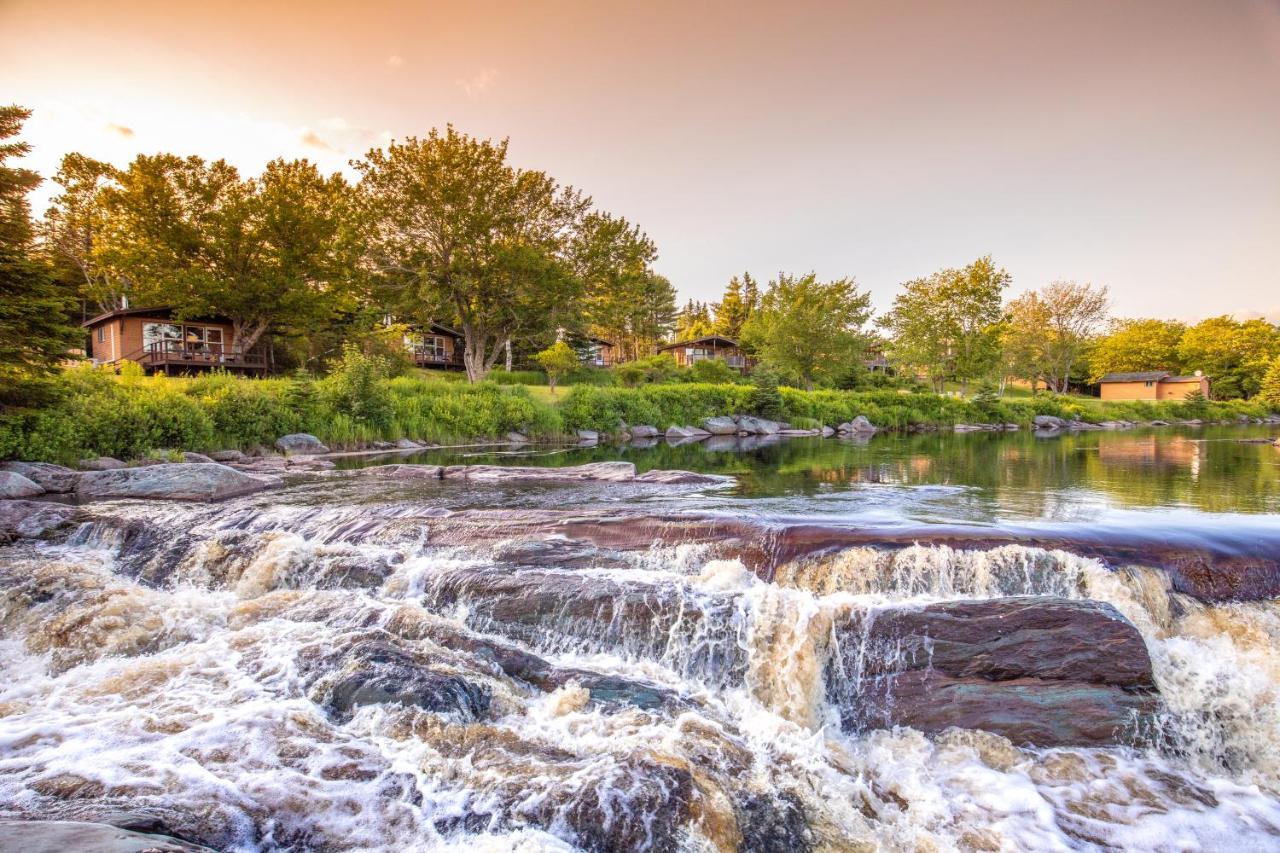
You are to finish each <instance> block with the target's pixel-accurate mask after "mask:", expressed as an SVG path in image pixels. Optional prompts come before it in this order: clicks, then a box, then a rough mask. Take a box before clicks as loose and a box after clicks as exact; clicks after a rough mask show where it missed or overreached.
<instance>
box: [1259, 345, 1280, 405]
mask: <svg viewBox="0 0 1280 853" xmlns="http://www.w3.org/2000/svg"><path fill="white" fill-rule="evenodd" d="M1258 398H1259V399H1261V400H1262V402H1264V403H1266V404H1268V405H1269V406H1272V407H1273V408H1275V409H1280V356H1276V358H1275V361H1273V362H1271V367H1269V368H1267V375H1266V376H1264V377H1263V378H1262V387H1261V388H1259V389H1258Z"/></svg>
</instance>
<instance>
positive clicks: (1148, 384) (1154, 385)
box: [1147, 380, 1156, 388]
mask: <svg viewBox="0 0 1280 853" xmlns="http://www.w3.org/2000/svg"><path fill="white" fill-rule="evenodd" d="M1147 387H1148V388H1154V387H1156V383H1154V382H1152V381H1151V380H1147Z"/></svg>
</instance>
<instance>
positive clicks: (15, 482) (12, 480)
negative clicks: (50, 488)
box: [0, 471, 44, 499]
mask: <svg viewBox="0 0 1280 853" xmlns="http://www.w3.org/2000/svg"><path fill="white" fill-rule="evenodd" d="M42 494H44V489H43V488H41V487H40V486H39V484H37V483H33V482H32V481H31V480H28V479H27V478H26V477H24V476H22V475H21V474H18V473H15V472H13V471H0V499H12V498H32V497H35V496H36V495H42Z"/></svg>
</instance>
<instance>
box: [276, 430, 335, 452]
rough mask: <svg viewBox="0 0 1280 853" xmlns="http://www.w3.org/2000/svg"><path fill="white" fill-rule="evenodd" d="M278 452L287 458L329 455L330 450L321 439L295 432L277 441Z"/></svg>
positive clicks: (305, 433)
mask: <svg viewBox="0 0 1280 853" xmlns="http://www.w3.org/2000/svg"><path fill="white" fill-rule="evenodd" d="M276 450H278V451H280V452H281V453H283V454H284V455H285V456H314V455H316V454H317V453H328V452H329V448H327V447H325V446H324V444H322V443H321V441H320V439H318V438H316V437H315V436H314V435H312V434H311V433H308V432H294V433H290V434H289V435H282V436H280V437H279V438H277V439H276Z"/></svg>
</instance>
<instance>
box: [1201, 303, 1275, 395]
mask: <svg viewBox="0 0 1280 853" xmlns="http://www.w3.org/2000/svg"><path fill="white" fill-rule="evenodd" d="M1178 356H1179V358H1180V359H1181V361H1182V363H1183V364H1184V365H1185V366H1186V368H1187V369H1189V370H1203V371H1204V374H1205V375H1206V376H1208V377H1209V380H1210V383H1211V384H1210V386H1209V393H1210V394H1212V395H1213V397H1214V399H1215V400H1232V399H1236V398H1238V397H1251V396H1253V395H1254V394H1256V393H1258V391H1259V389H1260V388H1261V387H1262V380H1263V377H1264V376H1265V375H1266V373H1267V369H1268V368H1269V367H1270V366H1271V362H1272V361H1273V360H1274V359H1275V358H1276V357H1278V356H1280V329H1277V328H1276V327H1275V326H1273V325H1271V324H1270V323H1268V322H1267V321H1266V320H1245V321H1244V322H1240V321H1238V320H1236V319H1234V318H1232V317H1230V316H1222V317H1210V318H1209V319H1207V320H1202V321H1201V322H1199V323H1197V324H1196V325H1194V326H1192V327H1191V328H1189V329H1187V330H1186V332H1185V333H1183V335H1182V339H1181V340H1180V341H1179V342H1178Z"/></svg>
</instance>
